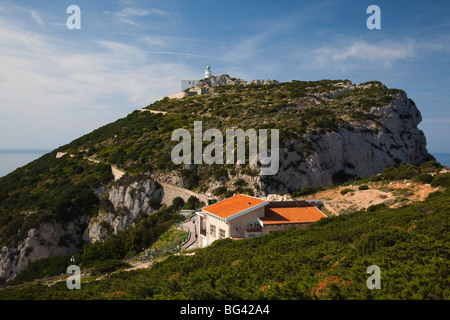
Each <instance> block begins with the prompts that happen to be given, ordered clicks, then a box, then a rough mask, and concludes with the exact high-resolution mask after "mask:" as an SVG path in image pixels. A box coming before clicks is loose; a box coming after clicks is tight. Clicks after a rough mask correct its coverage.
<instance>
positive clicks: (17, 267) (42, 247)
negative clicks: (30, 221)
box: [0, 217, 86, 280]
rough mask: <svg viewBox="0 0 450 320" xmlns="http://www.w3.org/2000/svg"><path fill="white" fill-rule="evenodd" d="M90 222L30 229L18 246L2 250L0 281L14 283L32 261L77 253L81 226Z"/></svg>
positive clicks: (48, 225) (52, 224)
mask: <svg viewBox="0 0 450 320" xmlns="http://www.w3.org/2000/svg"><path fill="white" fill-rule="evenodd" d="M84 223H86V219H85V218H84V217H81V218H80V219H78V220H76V221H72V222H70V223H68V224H66V225H65V226H64V227H63V226H62V225H61V224H60V223H56V222H52V223H45V224H41V225H40V226H39V228H37V229H30V231H29V232H28V236H27V238H26V239H25V240H23V241H21V242H19V243H17V244H16V245H14V246H4V247H2V248H1V249H0V278H4V279H5V280H10V279H12V278H14V277H15V275H16V274H17V273H18V272H20V271H22V270H23V269H25V268H26V267H27V266H28V264H29V263H30V262H33V261H36V260H39V259H43V258H47V257H50V256H54V255H59V254H69V253H73V252H74V250H75V247H76V245H77V244H79V243H80V234H81V232H82V230H80V228H81V226H82V225H83V224H84Z"/></svg>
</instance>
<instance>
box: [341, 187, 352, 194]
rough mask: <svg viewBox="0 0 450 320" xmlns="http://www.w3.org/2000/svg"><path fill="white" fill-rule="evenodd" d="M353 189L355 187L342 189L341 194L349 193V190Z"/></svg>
mask: <svg viewBox="0 0 450 320" xmlns="http://www.w3.org/2000/svg"><path fill="white" fill-rule="evenodd" d="M351 191H353V189H350V188H345V189H342V190H341V194H342V195H344V194H347V193H349V192H351Z"/></svg>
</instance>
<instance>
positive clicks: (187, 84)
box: [181, 66, 212, 91]
mask: <svg viewBox="0 0 450 320" xmlns="http://www.w3.org/2000/svg"><path fill="white" fill-rule="evenodd" d="M211 76H212V74H211V67H210V66H207V67H206V70H205V78H204V79H207V78H209V77H211ZM199 82H200V80H197V79H184V80H181V91H184V90H186V89H189V88H191V87H193V86H195V85H196V84H197V83H199Z"/></svg>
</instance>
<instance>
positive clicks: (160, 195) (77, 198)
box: [0, 75, 432, 281]
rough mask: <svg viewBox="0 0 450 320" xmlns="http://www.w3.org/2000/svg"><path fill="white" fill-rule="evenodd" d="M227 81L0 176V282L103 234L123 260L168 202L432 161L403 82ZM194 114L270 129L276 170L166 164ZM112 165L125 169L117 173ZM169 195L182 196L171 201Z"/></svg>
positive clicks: (275, 190)
mask: <svg viewBox="0 0 450 320" xmlns="http://www.w3.org/2000/svg"><path fill="white" fill-rule="evenodd" d="M212 80H214V81H213V82H211V81H212ZM237 80H238V79H233V78H230V77H229V76H227V75H222V76H217V77H214V78H213V79H208V80H205V81H203V82H200V84H199V86H200V87H202V88H203V89H204V94H201V95H193V96H189V97H185V98H182V99H169V98H167V97H166V98H164V99H161V100H159V101H156V102H154V103H153V104H151V105H149V106H147V107H146V108H144V109H142V110H136V111H134V112H132V113H131V114H129V115H128V116H127V117H125V118H123V119H119V120H117V121H115V122H113V123H110V124H108V125H105V126H103V127H101V128H99V129H97V130H94V131H93V132H91V133H89V134H87V135H85V136H82V137H80V138H78V139H76V140H74V141H72V142H70V143H69V144H67V145H64V146H61V147H60V148H58V149H56V150H54V151H52V152H51V153H49V154H46V155H44V156H43V157H41V158H40V159H38V160H35V161H33V162H32V163H30V164H28V165H26V166H24V167H22V168H19V169H17V170H16V171H14V172H13V173H11V174H9V175H7V176H6V177H3V178H1V179H0V247H1V251H0V279H3V281H6V280H10V279H12V278H14V277H15V275H16V274H17V273H18V272H20V271H22V270H24V269H25V268H26V266H27V265H28V264H29V263H30V262H33V261H36V260H39V259H42V258H46V257H51V256H54V255H61V254H73V253H74V252H75V251H76V250H80V249H82V248H83V247H84V246H85V245H91V248H96V247H95V246H96V245H97V244H96V243H97V242H98V243H107V245H111V246H112V247H114V246H115V245H114V244H113V243H111V242H107V241H108V239H109V238H110V237H111V236H112V235H118V236H119V235H121V236H122V238H120V239H119V238H116V240H117V239H119V240H117V241H118V242H119V243H121V244H123V246H122V249H121V250H119V251H120V254H118V256H120V257H124V256H127V255H128V256H132V255H133V254H136V253H137V252H138V251H139V250H141V248H142V247H143V246H149V245H151V244H152V243H153V242H154V241H155V240H156V238H157V235H159V234H161V233H162V232H164V231H165V229H166V228H168V226H169V224H170V223H172V222H173V221H175V220H177V219H180V216H179V215H177V209H179V208H181V207H183V206H186V208H195V207H199V206H201V205H202V202H204V201H205V199H207V198H212V197H214V198H223V197H227V196H230V195H232V194H233V193H236V192H242V193H246V194H250V195H256V196H269V195H270V194H282V195H287V194H292V195H295V194H296V193H301V192H302V190H304V189H305V188H307V187H311V186H323V187H326V186H329V185H332V184H341V183H343V182H345V181H348V180H352V179H353V178H355V177H370V176H372V175H374V174H378V173H381V172H382V171H383V170H385V169H386V168H388V167H390V166H391V165H393V164H397V165H398V164H401V163H409V164H411V165H414V166H420V165H421V164H422V163H424V162H425V161H427V160H432V159H431V158H430V155H429V154H428V152H427V150H426V141H425V137H424V135H423V133H422V131H420V130H419V129H418V128H417V125H418V124H419V122H420V121H421V116H420V112H419V110H418V109H417V107H416V105H415V104H414V102H413V101H412V100H411V99H409V98H408V97H407V95H406V93H405V92H404V91H402V90H399V89H389V88H387V87H386V86H385V85H383V84H382V83H380V82H377V81H371V82H367V83H363V84H360V85H354V84H352V83H351V82H350V81H349V80H321V81H292V82H283V83H276V82H266V83H264V82H263V83H262V84H258V82H257V83H250V84H242V82H240V81H237ZM208 81H209V82H208ZM145 110H153V111H152V112H147V111H145ZM155 112H156V113H155ZM194 121H202V124H203V130H207V129H210V128H214V129H218V130H219V131H221V132H225V130H226V129H230V128H241V129H243V130H247V129H255V130H258V129H278V130H279V132H280V141H279V145H280V152H279V154H280V163H279V170H278V172H277V174H275V175H272V176H261V175H260V167H259V166H258V165H249V164H248V161H246V162H245V163H244V164H241V165H231V164H228V165H218V164H212V165H207V164H204V163H203V164H190V165H175V164H174V163H173V161H172V160H171V151H172V149H173V147H174V146H175V145H176V142H175V141H171V135H172V132H173V131H174V130H176V129H180V128H184V129H187V130H188V131H191V132H192V129H193V124H194ZM247 159H248V158H246V160H247ZM111 168H114V172H115V173H117V172H123V173H125V174H124V175H123V176H122V177H121V178H120V179H116V176H115V175H113V172H112V171H111ZM118 170H119V171H118ZM169 188H170V190H169ZM169 193H170V194H173V196H171V197H167V195H168V194H169ZM177 197H181V198H182V199H183V203H184V204H183V205H181V206H174V207H173V206H172V201H173V200H174V199H175V198H177ZM191 197H192V199H190V198H191ZM164 223H166V224H164ZM130 227H137V229H134V231H130V230H129V229H130ZM107 245H105V246H107ZM116 246H117V244H116ZM90 250H92V252H95V250H94V249H90ZM99 250H100V249H99ZM87 251H89V250H86V251H85V252H87ZM106 251H107V250H106ZM92 256H94V254H92ZM105 256H108V254H105ZM110 256H114V257H116V256H115V255H114V254H112V255H110Z"/></svg>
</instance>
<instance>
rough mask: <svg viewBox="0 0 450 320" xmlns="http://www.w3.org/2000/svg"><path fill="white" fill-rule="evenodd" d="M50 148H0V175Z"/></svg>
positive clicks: (443, 157)
mask: <svg viewBox="0 0 450 320" xmlns="http://www.w3.org/2000/svg"><path fill="white" fill-rule="evenodd" d="M50 151H51V150H0V177H3V176H6V175H7V174H8V173H11V172H13V171H14V170H16V169H17V168H20V167H22V166H24V165H26V164H27V163H29V162H31V161H33V160H36V159H38V158H40V157H41V156H43V155H44V154H46V153H49V152H50ZM432 155H433V156H434V157H435V158H436V160H437V161H438V162H440V163H441V164H442V165H444V166H446V167H450V153H432Z"/></svg>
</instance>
